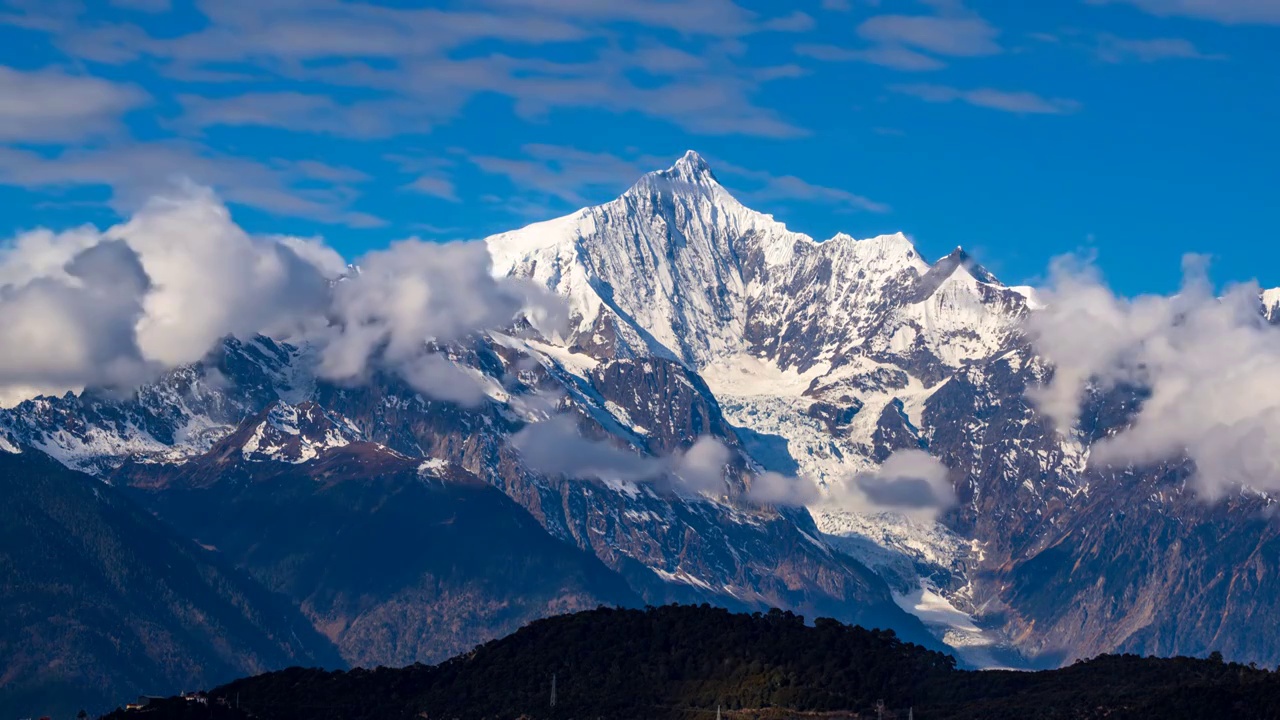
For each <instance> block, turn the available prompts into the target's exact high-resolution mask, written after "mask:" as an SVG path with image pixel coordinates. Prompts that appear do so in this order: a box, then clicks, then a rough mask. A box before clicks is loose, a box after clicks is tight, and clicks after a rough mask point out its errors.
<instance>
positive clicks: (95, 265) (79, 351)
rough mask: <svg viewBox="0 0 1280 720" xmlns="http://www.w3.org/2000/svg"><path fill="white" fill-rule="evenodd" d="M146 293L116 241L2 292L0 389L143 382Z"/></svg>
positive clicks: (136, 265)
mask: <svg viewBox="0 0 1280 720" xmlns="http://www.w3.org/2000/svg"><path fill="white" fill-rule="evenodd" d="M150 287H151V281H150V280H149V279H148V277H147V273H146V272H145V271H144V270H143V267H142V264H141V263H140V262H139V260H138V256H137V254H136V253H135V252H134V251H133V250H132V249H131V248H130V247H129V246H128V245H126V244H125V243H124V242H123V241H120V240H106V241H103V242H100V243H97V244H95V245H90V246H89V247H87V248H85V249H83V250H80V251H79V252H77V253H76V254H75V255H74V256H72V257H71V258H70V260H68V261H67V262H66V263H64V264H63V265H62V266H61V267H60V268H58V272H57V273H50V274H49V275H47V276H41V277H36V278H34V279H32V280H31V281H29V282H26V283H23V284H21V285H4V286H0V317H2V318H4V322H3V323H0V347H2V348H4V352H3V353H0V386H3V387H4V388H6V389H9V391H10V392H14V391H17V392H19V393H31V392H40V391H47V390H52V391H56V390H60V389H64V388H69V387H78V386H80V385H83V384H86V383H92V384H94V385H100V386H107V387H117V386H124V387H131V386H132V385H134V384H136V383H138V382H140V381H141V380H143V379H145V377H146V375H147V371H148V363H147V361H146V359H145V358H144V357H143V353H142V351H141V349H140V348H139V346H138V338H137V334H136V332H135V327H136V325H137V323H138V322H139V320H140V319H141V318H142V317H144V313H145V311H144V309H143V299H144V297H145V295H146V293H147V291H148V290H149V289H150Z"/></svg>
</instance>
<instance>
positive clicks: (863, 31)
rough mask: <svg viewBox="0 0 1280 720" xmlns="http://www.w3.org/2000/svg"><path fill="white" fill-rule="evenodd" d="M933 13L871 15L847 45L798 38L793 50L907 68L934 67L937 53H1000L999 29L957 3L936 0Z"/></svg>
mask: <svg viewBox="0 0 1280 720" xmlns="http://www.w3.org/2000/svg"><path fill="white" fill-rule="evenodd" d="M935 10H936V11H937V13H936V14H933V15H894V14H886V15H875V16H872V17H870V18H868V19H866V20H864V21H863V22H862V23H861V24H859V25H858V27H857V29H856V34H857V36H858V38H859V39H860V40H861V41H862V42H861V43H860V44H858V45H856V46H852V47H846V46H843V45H830V44H812V43H800V44H798V45H797V46H796V47H795V52H796V53H797V54H799V55H801V56H804V57H811V58H813V59H815V60H825V61H828V62H864V63H870V64H872V65H880V66H883V67H888V68H893V69H895V70H903V71H908V72H921V71H929V70H939V69H941V68H944V67H946V62H945V61H944V60H943V59H942V58H970V57H981V56H985V55H997V54H999V53H1001V52H1003V48H1002V47H1001V46H1000V44H999V42H998V38H999V35H1000V30H999V29H998V28H996V27H995V26H993V25H992V24H991V23H989V22H987V21H986V20H985V19H983V18H982V17H980V16H979V15H977V14H976V13H973V12H971V11H969V10H968V9H966V8H965V7H964V6H963V5H961V4H959V3H946V4H936V5H935Z"/></svg>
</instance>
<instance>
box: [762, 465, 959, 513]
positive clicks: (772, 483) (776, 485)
mask: <svg viewBox="0 0 1280 720" xmlns="http://www.w3.org/2000/svg"><path fill="white" fill-rule="evenodd" d="M748 498H750V499H751V500H753V501H754V502H757V503H760V504H763V505H784V506H793V507H810V508H817V509H823V510H828V511H849V512H860V513H879V512H892V513H898V514H901V515H907V516H910V517H915V518H919V519H924V520H933V519H936V518H937V516H938V513H939V512H941V511H943V510H945V509H947V508H949V507H951V506H952V505H954V504H955V502H956V497H955V489H954V487H953V486H952V484H951V480H950V476H949V474H948V470H947V466H945V465H943V464H942V463H941V462H940V461H939V460H938V459H937V458H935V457H933V456H932V455H930V454H929V453H927V452H924V451H923V450H898V451H897V452H895V453H893V454H892V455H890V456H889V457H888V458H887V459H886V460H885V461H884V463H883V464H882V465H881V466H880V467H879V468H878V469H876V470H873V471H868V472H862V473H858V474H855V475H853V476H851V477H849V478H846V479H845V480H844V482H841V483H838V484H832V485H831V486H830V487H828V488H826V489H825V491H824V490H823V489H820V488H819V487H818V486H817V484H816V483H814V482H813V481H812V480H810V479H808V478H804V477H792V476H789V475H783V474H781V473H776V472H765V473H761V474H760V475H759V476H757V477H756V478H755V479H754V480H753V482H752V485H751V491H750V492H749V493H748Z"/></svg>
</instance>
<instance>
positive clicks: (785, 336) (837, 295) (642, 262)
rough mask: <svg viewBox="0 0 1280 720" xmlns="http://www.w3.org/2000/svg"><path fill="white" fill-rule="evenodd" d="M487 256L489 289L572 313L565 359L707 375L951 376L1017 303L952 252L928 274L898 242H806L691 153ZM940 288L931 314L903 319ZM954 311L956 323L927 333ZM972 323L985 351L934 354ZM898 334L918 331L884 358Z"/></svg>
mask: <svg viewBox="0 0 1280 720" xmlns="http://www.w3.org/2000/svg"><path fill="white" fill-rule="evenodd" d="M487 243H488V246H489V249H490V252H491V254H492V256H493V261H494V272H495V273H498V274H505V275H513V276H518V277H524V278H528V279H530V280H533V281H535V282H537V283H539V284H541V285H543V286H545V287H546V288H547V289H549V290H551V291H552V292H555V293H557V294H560V295H562V296H564V297H566V298H567V299H568V300H569V304H570V308H571V313H572V315H573V317H574V320H575V326H574V328H573V333H572V338H573V341H572V342H571V344H572V345H573V346H574V347H575V348H576V349H579V350H582V351H585V352H587V353H588V354H592V355H596V356H606V357H629V356H638V355H657V356H660V357H667V358H672V359H676V360H679V361H681V362H683V363H685V364H687V365H689V366H691V367H705V366H707V365H710V364H713V363H716V362H720V361H722V360H723V359H725V358H728V357H733V356H736V355H740V354H744V353H747V354H751V355H754V356H756V357H762V358H765V359H769V360H772V361H774V362H775V363H776V364H777V365H778V367H780V368H786V367H798V368H800V369H802V370H803V369H805V368H808V367H811V366H813V365H814V364H815V363H820V362H828V363H830V362H836V363H838V362H842V359H847V358H849V357H852V356H853V355H856V354H860V353H865V352H869V351H876V352H884V351H888V350H889V349H890V346H891V345H892V346H893V347H897V348H898V349H899V350H901V351H902V352H904V353H906V354H908V355H910V356H911V357H912V358H913V360H912V362H917V361H919V358H920V357H923V356H922V355H921V352H925V353H926V354H928V355H929V357H930V358H932V359H931V360H929V361H930V362H941V363H944V364H947V365H951V366H954V365H955V364H957V363H959V362H963V361H964V360H965V359H967V358H969V357H970V356H971V355H972V353H973V352H977V351H979V348H981V351H982V352H987V351H989V350H990V349H991V348H992V347H995V346H998V345H1000V344H1002V343H1003V341H1004V337H1005V335H1006V334H1007V326H1008V325H1010V323H1011V321H1012V320H1013V319H1014V318H1016V317H1018V315H1019V313H1020V312H1021V309H1020V308H1019V307H1017V305H1018V303H1019V302H1020V299H1021V296H1020V295H1017V294H1016V293H1007V292H1004V291H1003V290H1004V289H1003V286H1001V285H999V284H998V282H997V281H996V280H995V278H994V277H993V276H991V274H990V273H988V272H987V271H986V270H984V269H982V268H981V266H979V265H978V264H977V263H975V262H973V261H972V260H971V259H970V258H969V257H968V255H966V254H965V253H964V252H963V251H957V252H956V253H952V254H951V255H948V256H947V257H946V258H943V259H942V260H940V261H939V262H938V263H935V264H933V265H930V264H929V263H927V262H926V261H925V260H924V258H922V257H921V256H920V253H919V252H918V251H917V250H916V248H915V246H914V244H913V243H912V242H911V240H910V239H909V238H908V237H907V236H906V235H904V234H902V233H895V234H890V235H881V236H878V237H874V238H870V239H866V240H856V239H854V238H853V237H852V236H850V235H847V234H843V233H842V234H838V235H836V236H835V237H833V238H831V239H830V240H827V241H825V242H816V241H814V240H813V239H812V238H811V237H809V236H808V235H804V234H802V233H797V232H793V231H791V230H789V229H787V227H786V226H785V225H784V224H782V223H781V222H778V221H777V220H775V219H774V218H773V217H772V216H771V215H767V214H764V213H759V212H756V211H754V210H752V209H750V208H748V207H746V206H744V205H742V204H741V203H740V202H739V201H738V200H737V199H736V198H734V197H733V196H732V195H731V194H730V193H729V192H728V191H727V190H726V189H725V188H724V187H723V186H721V185H720V183H719V182H718V181H717V180H716V177H715V173H714V172H713V171H712V169H711V167H710V166H709V165H708V164H707V162H706V160H705V159H703V158H702V157H701V156H700V155H698V154H697V153H695V152H693V151H689V152H687V153H685V155H684V156H683V157H681V158H680V159H679V160H677V161H676V162H675V164H673V165H672V166H671V167H669V168H667V169H666V170H659V171H656V172H651V173H648V174H646V175H644V176H643V177H642V178H641V179H640V180H639V181H638V182H637V183H636V184H635V185H634V186H633V187H631V188H630V189H629V190H627V192H625V193H623V195H622V196H621V197H619V198H617V199H616V200H613V201H611V202H608V203H605V204H603V205H599V206H595V207H589V208H584V209H582V210H579V211H578V212H576V213H574V214H572V215H569V216H566V217H563V218H559V219H557V220H551V221H548V222H544V223H538V224H535V225H530V226H528V227H525V228H523V229H521V230H516V231H514V232H509V233H503V234H501V235H495V236H493V237H490V238H488V240H487ZM944 285H945V286H946V287H947V288H948V292H947V297H946V299H945V300H944V301H942V302H940V303H939V304H938V307H937V308H934V309H933V310H924V311H912V312H910V313H908V314H907V316H900V315H901V313H899V310H900V309H901V308H903V307H904V306H906V305H909V304H911V303H919V302H922V301H924V300H926V299H929V298H933V297H935V296H936V295H937V294H938V290H939V289H941V288H943V287H944ZM953 309H955V310H961V311H962V312H961V314H962V315H963V317H957V318H955V322H948V321H947V319H946V318H938V317H935V315H937V312H943V313H945V312H948V311H950V310H953ZM935 311H936V312H935ZM973 312H977V313H978V314H979V315H990V316H991V317H989V318H981V320H982V321H981V322H979V323H978V325H979V326H983V327H986V328H989V335H990V337H984V338H979V339H978V342H974V338H972V337H970V336H969V334H966V337H965V338H963V339H964V344H965V345H966V347H965V348H951V347H943V346H945V345H947V344H948V343H950V342H951V341H952V340H955V339H956V338H955V337H953V335H952V334H951V331H952V327H951V326H952V325H955V326H957V327H958V326H959V325H962V324H966V323H970V321H971V320H972V317H970V315H971V314H972V313H973ZM922 313H924V315H925V316H922V317H918V318H917V317H915V316H916V315H921V314H922ZM904 323H905V324H908V325H913V326H918V327H912V328H911V329H909V330H908V331H907V332H906V334H899V335H897V336H896V338H897V339H896V340H894V342H892V343H891V342H889V339H890V338H892V337H894V333H895V332H897V330H898V327H899V326H901V325H903V324H904ZM935 330H937V331H936V332H935ZM877 336H878V337H879V338H880V340H881V342H880V343H879V345H876V342H875V338H876V337H877ZM917 338H923V340H921V341H920V342H924V343H925V344H926V345H928V346H927V347H924V348H917V347H916V344H917Z"/></svg>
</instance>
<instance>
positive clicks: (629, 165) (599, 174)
mask: <svg viewBox="0 0 1280 720" xmlns="http://www.w3.org/2000/svg"><path fill="white" fill-rule="evenodd" d="M521 150H522V153H523V156H522V157H518V158H504V157H493V156H473V157H471V158H470V161H471V162H472V163H474V164H475V165H476V166H477V167H479V168H480V169H481V170H484V171H485V172H487V173H491V174H494V175H501V176H504V177H506V178H507V179H508V180H510V181H511V182H512V183H513V184H515V185H516V186H517V187H519V188H522V189H524V190H530V191H533V192H534V193H535V195H537V196H539V197H542V198H544V199H547V200H559V201H562V202H565V203H568V204H570V205H574V206H583V205H589V204H593V203H599V202H603V201H606V200H609V199H611V198H613V197H615V196H617V195H618V194H619V193H620V192H622V191H623V190H625V189H626V188H627V187H629V186H630V185H631V184H632V183H634V182H635V181H636V180H638V179H639V178H640V176H641V175H643V174H644V173H647V172H651V171H653V170H658V169H661V168H664V167H666V166H667V165H669V164H670V162H671V159H670V158H662V157H655V156H651V155H646V156H637V157H622V156H619V155H614V154H612V153H598V152H587V151H583V150H578V149H576V148H569V147H562V146H557V145H537V144H533V145H526V146H524V147H523V148H522V149H521ZM712 166H713V168H714V170H715V172H716V173H717V175H718V176H719V177H721V178H722V179H728V180H731V181H733V182H730V183H729V184H730V185H731V186H733V187H734V189H735V192H736V194H738V195H739V196H740V197H741V198H743V199H745V200H748V201H764V202H779V201H781V202H787V201H798V202H805V203H814V204H820V205H828V206H832V207H837V208H842V209H846V210H855V211H867V212H887V211H888V210H889V207H888V206H887V205H885V204H884V203H881V202H877V201H875V200H872V199H870V198H868V197H865V196H863V195H859V194H857V193H854V192H852V191H849V190H846V189H842V188H835V187H827V186H823V185H816V184H813V183H810V182H807V181H805V180H803V179H801V178H799V177H796V176H794V175H775V174H773V173H769V172H765V171H761V170H753V169H750V168H746V167H743V166H740V165H736V164H733V163H729V162H723V161H719V160H717V161H715V162H713V163H712ZM531 209H532V210H533V211H534V212H533V213H532V214H533V216H535V217H536V216H538V215H543V216H545V215H547V214H549V213H550V212H551V210H550V209H548V208H547V207H546V206H545V203H544V204H535V205H534V206H533V207H532V208H531Z"/></svg>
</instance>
